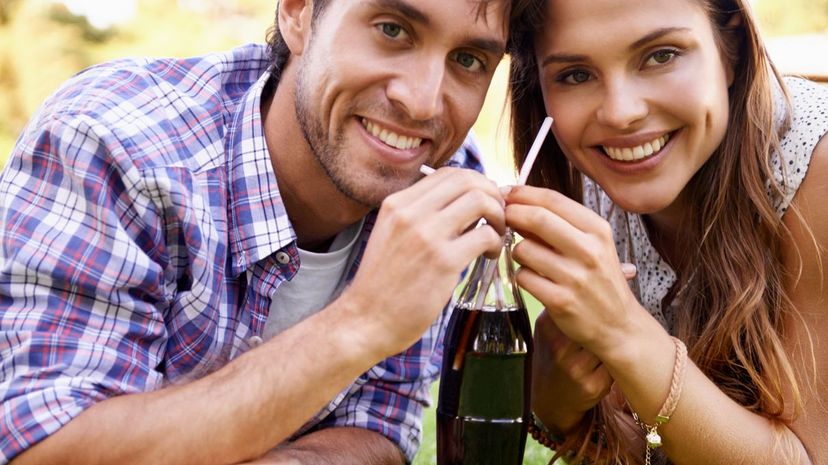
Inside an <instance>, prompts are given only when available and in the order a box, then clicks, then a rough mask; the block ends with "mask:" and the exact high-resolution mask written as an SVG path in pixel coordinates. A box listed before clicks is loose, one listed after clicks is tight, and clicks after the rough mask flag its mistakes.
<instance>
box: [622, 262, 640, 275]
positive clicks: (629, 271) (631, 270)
mask: <svg viewBox="0 0 828 465" xmlns="http://www.w3.org/2000/svg"><path fill="white" fill-rule="evenodd" d="M621 272H622V273H624V276H625V277H626V278H627V279H632V278H634V277H635V275H636V273H638V268H636V266H635V265H634V264H632V263H622V264H621Z"/></svg>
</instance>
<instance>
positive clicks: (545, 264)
mask: <svg viewBox="0 0 828 465" xmlns="http://www.w3.org/2000/svg"><path fill="white" fill-rule="evenodd" d="M512 257H514V259H515V261H516V262H518V263H519V264H520V265H521V266H522V267H524V268H528V269H531V270H532V271H534V272H535V273H537V274H539V275H541V276H544V277H546V278H548V279H549V280H551V281H554V282H556V283H558V284H568V283H570V282H571V281H572V275H573V273H575V272H576V271H578V270H581V269H582V267H581V266H579V265H578V262H577V260H575V259H572V258H570V257H568V256H565V255H562V254H560V253H559V252H558V251H556V250H554V249H551V248H550V247H548V246H546V245H545V244H540V243H538V242H536V241H534V240H532V239H524V240H523V241H521V242H520V244H518V245H517V246H515V248H514V249H513V251H512Z"/></svg>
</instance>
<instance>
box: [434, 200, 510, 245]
mask: <svg viewBox="0 0 828 465" xmlns="http://www.w3.org/2000/svg"><path fill="white" fill-rule="evenodd" d="M480 218H484V219H485V220H486V224H488V225H489V226H491V227H492V228H494V229H495V231H497V232H498V234H500V235H502V234H504V233H505V232H506V212H505V211H504V210H503V205H502V204H501V203H500V202H498V201H497V200H496V199H494V198H492V197H491V196H489V195H487V194H486V193H484V192H482V191H480V190H471V191H468V192H465V193H463V194H462V195H461V196H460V197H458V198H456V199H454V201H452V202H451V203H449V204H448V205H446V206H445V207H444V208H443V209H442V210H440V212H439V213H438V215H437V216H435V218H434V222H435V227H440V224H452V225H455V227H456V229H455V230H454V234H455V235H456V236H459V235H460V234H463V233H464V232H465V231H467V230H468V229H469V228H470V227H474V226H475V225H476V224H477V222H478V221H479V220H480Z"/></svg>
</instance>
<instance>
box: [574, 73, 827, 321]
mask: <svg viewBox="0 0 828 465" xmlns="http://www.w3.org/2000/svg"><path fill="white" fill-rule="evenodd" d="M784 82H785V86H786V87H787V89H788V93H789V95H790V99H791V104H792V105H791V111H792V114H791V122H790V124H791V126H790V128H789V129H788V130H787V132H785V134H784V136H783V137H782V139H781V141H780V149H781V153H773V154H772V155H771V166H772V169H773V175H774V177H775V179H776V181H777V183H778V184H779V186H780V187H781V189H782V191H783V192H782V195H779V194H777V193H774V192H771V189H770V185H769V184H768V186H767V192H768V196H769V197H770V198H771V200H772V202H773V205H774V207H775V208H776V212H777V214H778V215H779V217H780V218H781V217H782V215H784V213H785V211H786V210H787V208H788V207H789V206H790V204H791V201H792V200H793V198H794V196H795V195H796V192H797V190H799V186H800V185H801V184H802V180H803V179H804V178H805V174H806V173H807V171H808V165H809V163H810V161H811V154H812V153H813V151H814V148H815V147H816V145H817V143H818V142H819V140H820V139H821V138H822V136H823V135H824V134H826V133H828V86H820V85H818V84H816V83H813V82H811V81H807V80H804V79H799V78H785V80H784ZM774 108H775V109H776V110H775V120H776V124H777V127H781V124H782V122H783V120H784V116H785V113H784V112H785V111H786V106H785V100H784V97H783V95H782V93H781V92H776V95H775V98H774ZM583 181H584V182H583V185H584V188H583V193H584V200H583V202H584V205H586V206H587V207H589V208H591V209H592V210H593V211H595V212H596V213H598V214H599V215H601V216H602V217H603V218H605V219H606V220H607V221H608V222H609V223H610V225H611V226H612V230H613V236H614V239H615V247H616V250H617V251H618V256H619V258H620V259H621V261H622V262H625V261H626V262H630V263H634V264H635V265H636V267H637V268H638V273H637V276H636V278H635V279H634V280H633V281H632V282H631V284H630V285H631V287H632V288H633V292H634V293H635V295H636V297H637V298H638V301H639V302H640V303H641V304H642V305H643V306H644V307H645V308H646V309H647V310H649V312H650V314H652V315H653V317H655V318H656V319H657V320H658V321H659V322H660V323H661V324H662V326H664V327H665V328H666V329H667V330H668V331H671V330H672V328H673V326H674V322H675V315H676V309H677V305H678V302H679V300H680V298H679V297H677V298H674V299H673V301H672V302H671V304H670V305H669V306H668V307H667V308H662V301H663V300H664V297H665V296H666V295H667V293H668V292H669V291H670V289H671V288H672V287H673V285H674V284H675V282H676V273H675V272H674V271H673V269H672V268H671V267H670V265H668V264H667V262H665V261H664V260H663V259H662V258H661V256H660V255H659V253H658V252H657V251H656V249H655V247H653V245H652V244H651V243H650V239H649V237H648V236H647V230H646V228H645V225H644V221H643V219H642V217H641V215H638V214H635V213H629V212H625V211H623V210H622V209H621V208H620V207H619V208H617V207H616V206H615V204H614V203H613V202H612V200H611V199H610V197H609V195H607V193H606V192H604V190H603V189H601V187H600V186H598V185H597V184H596V183H595V182H594V181H592V180H591V179H589V178H588V177H586V176H583Z"/></svg>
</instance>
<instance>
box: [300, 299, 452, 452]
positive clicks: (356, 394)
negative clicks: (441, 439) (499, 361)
mask: <svg viewBox="0 0 828 465" xmlns="http://www.w3.org/2000/svg"><path fill="white" fill-rule="evenodd" d="M446 316H447V313H446V311H444V312H443V313H442V314H441V316H440V318H438V320H437V321H435V322H434V323H433V324H432V325H431V327H430V328H429V329H428V331H427V332H426V334H425V335H424V336H423V338H422V339H420V340H419V341H418V342H417V343H416V344H414V345H413V346H411V347H410V348H409V349H407V350H406V351H405V352H402V353H400V354H397V355H395V356H393V357H389V358H387V359H385V360H383V361H382V362H380V363H378V364H377V365H375V366H374V367H373V368H371V369H370V370H369V371H368V372H366V373H365V374H363V375H362V376H361V377H360V378H359V379H358V380H357V381H356V382H355V383H354V384H353V385H351V387H350V389H349V392H348V393H347V394H346V396H345V398H344V399H343V400H342V402H341V403H340V404H339V405H338V406H337V408H336V409H335V410H334V411H333V412H331V413H330V414H329V415H328V416H327V417H325V419H323V420H322V421H321V422H320V423H319V424H318V425H316V427H315V429H320V428H327V427H333V426H351V427H359V428H365V429H368V430H371V431H375V432H377V433H379V434H382V435H383V436H385V437H387V438H388V439H389V440H391V441H392V442H393V443H395V444H397V445H398V446H399V448H400V450H401V451H402V452H403V455H404V456H405V458H406V460H407V462H408V463H411V462H412V461H413V460H414V456H415V455H416V454H417V451H418V449H419V447H420V443H421V441H422V418H423V408H424V407H427V406H429V405H431V401H432V399H431V394H430V392H429V389H430V387H431V384H432V383H433V382H434V381H435V380H436V379H437V377H438V375H439V366H438V365H435V364H433V363H431V359H432V358H433V356H434V350H435V347H436V343H437V337H438V335H441V331H442V328H443V326H444V324H445V322H446V321H447V319H446Z"/></svg>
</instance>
